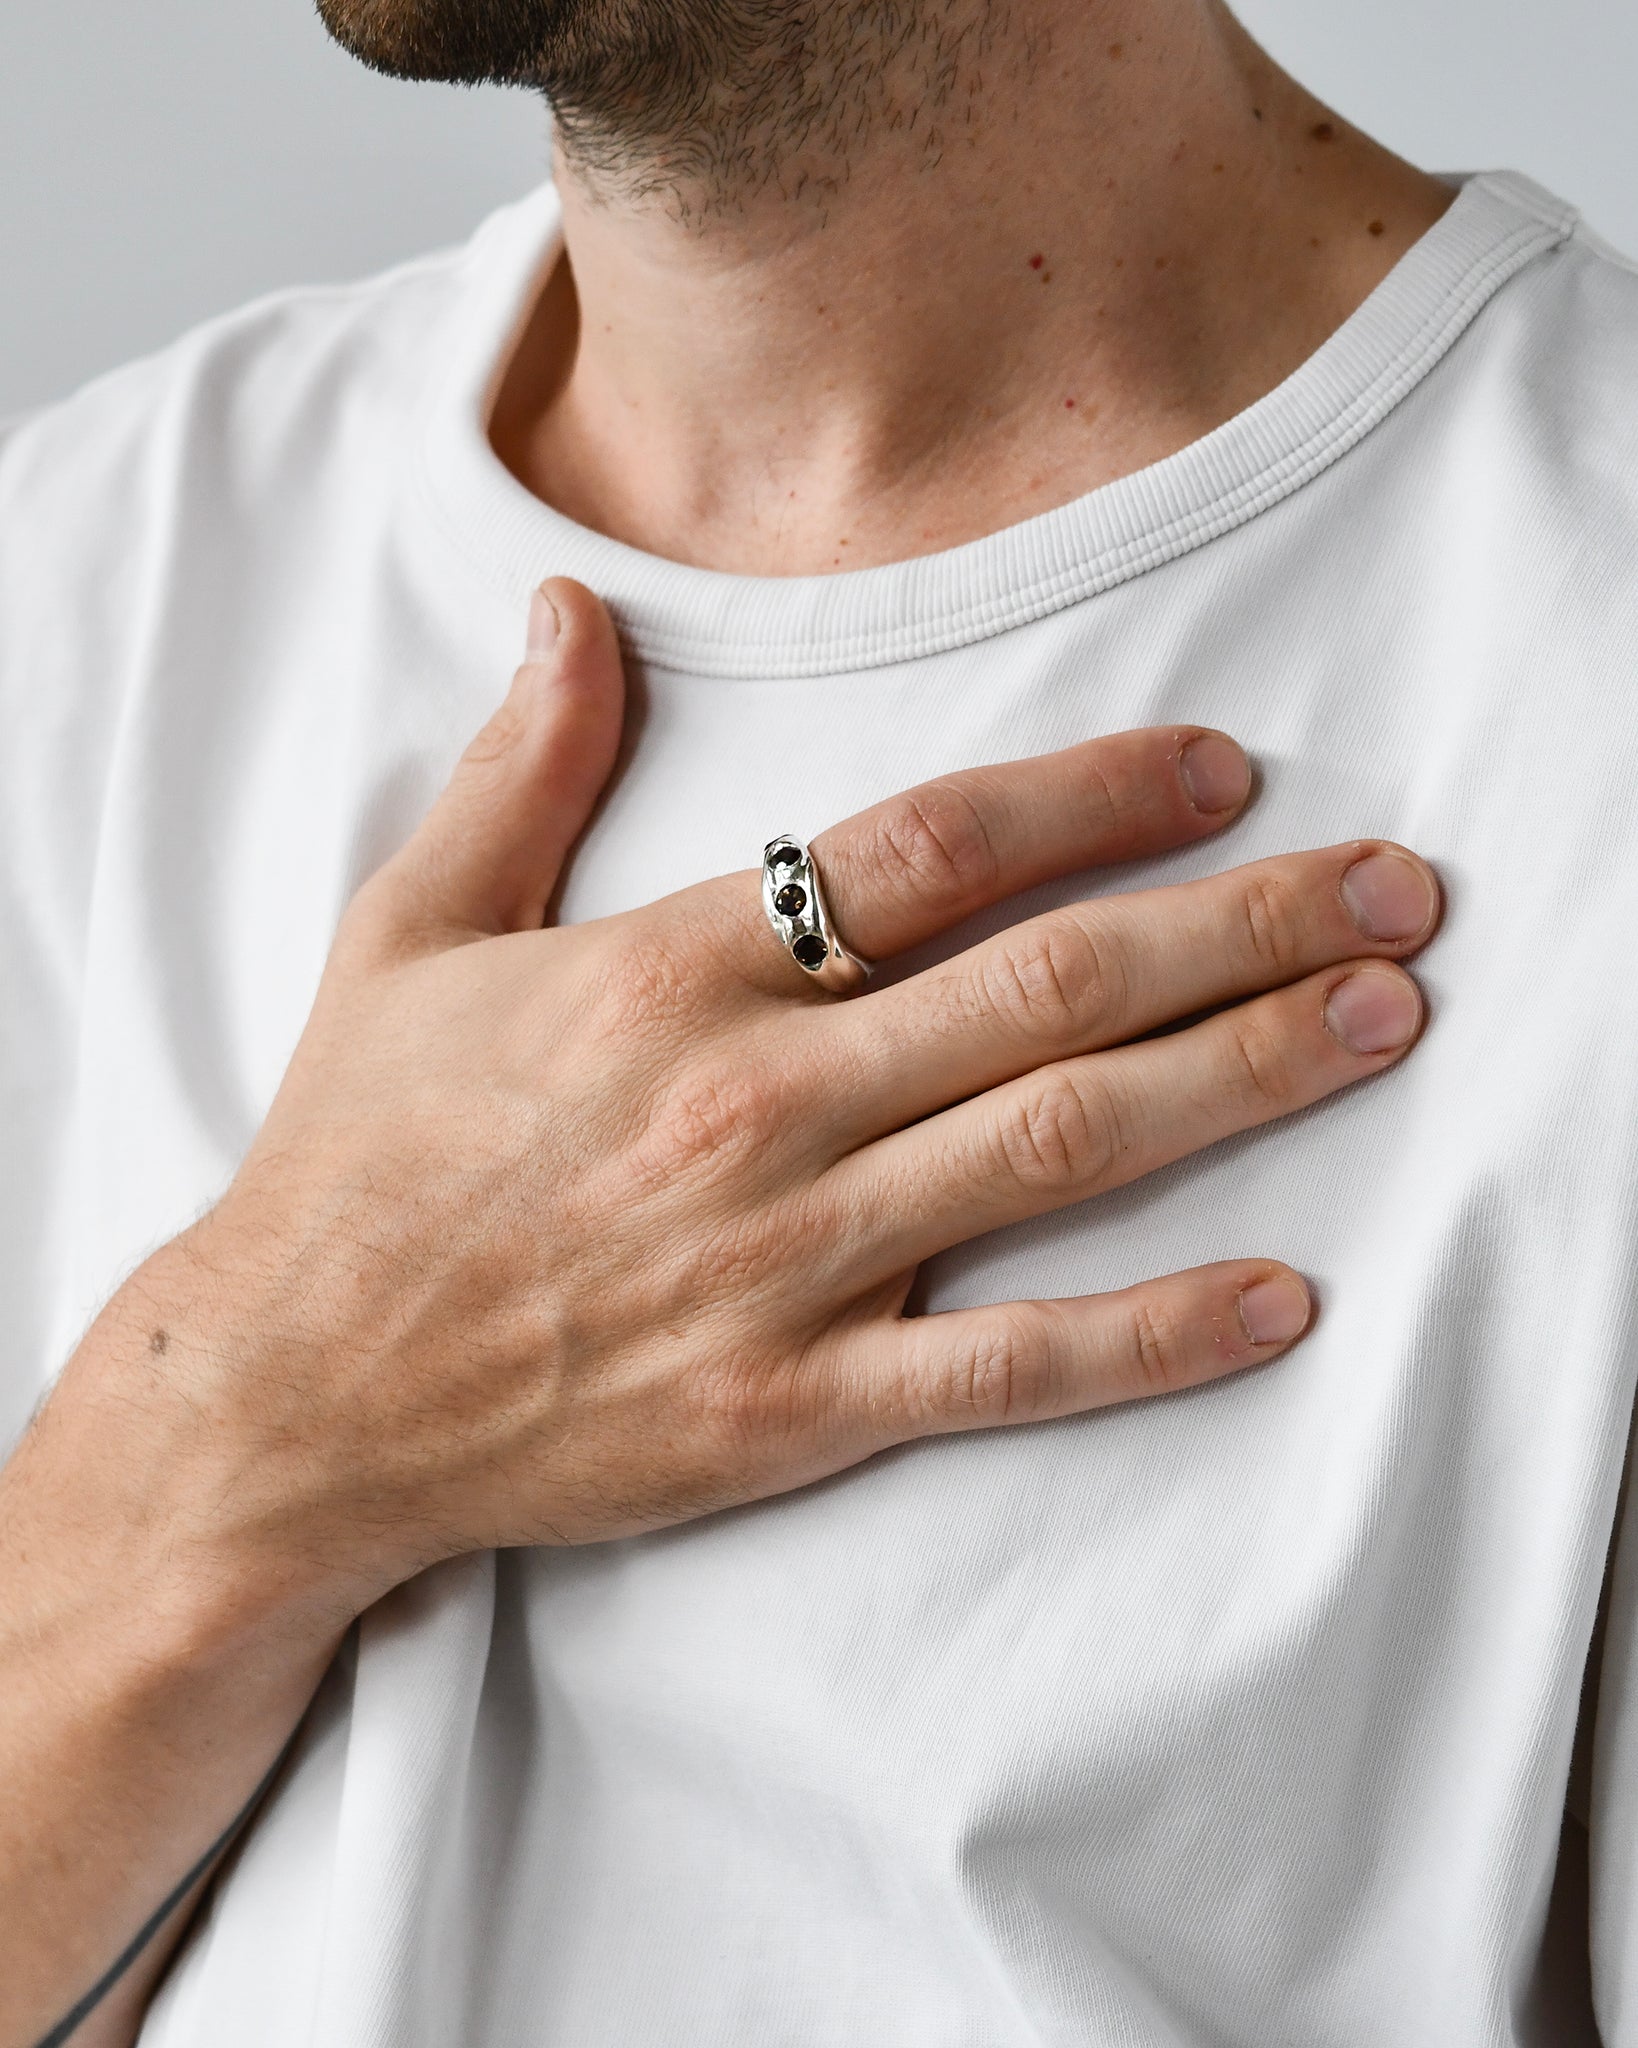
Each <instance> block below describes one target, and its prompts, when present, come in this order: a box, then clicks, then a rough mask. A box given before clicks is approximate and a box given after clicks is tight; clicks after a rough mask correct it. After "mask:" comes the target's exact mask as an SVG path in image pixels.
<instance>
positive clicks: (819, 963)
mask: <svg viewBox="0 0 1638 2048" xmlns="http://www.w3.org/2000/svg"><path fill="white" fill-rule="evenodd" d="M829 950H830V949H829V947H828V946H826V944H825V942H824V940H823V939H822V938H820V936H819V934H818V933H817V932H804V933H803V934H802V936H801V938H799V939H793V940H792V942H791V953H792V956H793V957H794V958H795V959H797V960H799V961H800V962H801V963H802V965H803V966H804V967H805V968H806V969H807V970H808V972H809V973H810V974H816V973H817V972H818V970H819V969H820V968H821V967H823V966H824V964H825V955H826V953H827V952H828V951H829Z"/></svg>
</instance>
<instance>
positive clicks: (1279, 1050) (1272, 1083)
mask: <svg viewBox="0 0 1638 2048" xmlns="http://www.w3.org/2000/svg"><path fill="white" fill-rule="evenodd" d="M1228 1055H1229V1058H1230V1060H1231V1061H1232V1063H1233V1079H1232V1082H1231V1089H1232V1094H1233V1099H1234V1100H1235V1102H1236V1103H1238V1104H1239V1105H1240V1106H1241V1107H1242V1108H1243V1109H1247V1110H1252V1111H1261V1110H1265V1109H1280V1108H1283V1107H1284V1106H1285V1105H1286V1104H1287V1103H1288V1102H1290V1101H1291V1100H1292V1097H1293V1094H1294V1092H1295V1090H1294V1086H1293V1077H1292V1071H1291V1052H1290V1048H1289V1046H1288V1045H1287V1044H1286V1043H1285V1041H1284V1040H1283V1039H1282V1038H1281V1036H1280V1034H1279V1033H1278V1031H1276V1030H1273V1029H1271V1028H1270V1026H1269V1025H1268V1024H1266V1023H1263V1022H1259V1021H1258V1019H1256V1018H1255V1017H1251V1016H1240V1017H1236V1018H1235V1019H1234V1022H1233V1026H1232V1028H1231V1030H1230V1032H1229V1037H1228Z"/></svg>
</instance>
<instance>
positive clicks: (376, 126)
mask: <svg viewBox="0 0 1638 2048" xmlns="http://www.w3.org/2000/svg"><path fill="white" fill-rule="evenodd" d="M0 6H3V11H4V17H5V19H4V25H3V26H0V280H3V284H0V413H5V412H8V411H13V410H16V409H18V408H20V407H23V406H27V405H32V404H36V403H38V402H39V401H41V400H43V399H47V398H50V397H52V396H54V395H56V394H57V393H59V392H63V391H67V390H70V389H71V388H72V387H73V386H74V385H75V384H77V383H79V382H80V381H81V380H82V379H83V378H85V377H88V376H91V375H93V374H94V373H95V372H96V371H98V370H101V369H105V368H108V367H110V366H111V365H113V364H115V363H118V362H121V361H123V360H124V359H125V358H126V357H128V356H132V355H135V354H138V353H140V352H141V351H142V350H144V349H148V348H152V347H154V346H155V345H157V344H158V343H160V342H162V341H165V340H166V339H168V338H169V337H170V336H171V335H173V334H175V333H177V332H179V331H180V330H181V329H182V328H184V327H186V326H187V325H189V324H190V323H191V322H192V321H195V320H198V319H200V318H202V317H204V316H205V315H206V314H209V313H212V312H216V311H218V310H220V309H222V308H224V307H227V306H231V305H235V304H237V303H239V302H240V301H242V300H244V299H247V298H250V297H252V296H254V295H255V294H256V293H258V292H262V291H267V290H270V289H272V288H273V287H275V286H278V285H281V284H286V283H290V282H294V281H298V280H303V279H318V278H336V277H347V276H352V275H357V274H359V273H361V272H364V271H368V270H372V269H375V268H378V267H379V266H380V265H382V264H384V263H389V262H392V261H393V260H395V259H396V258H398V257H402V256H407V255H410V254H413V253H414V252H416V251H417V250H421V249H425V248H430V247H433V246H435V245H436V244H438V243H439V242H443V241H448V240H451V239H453V238H456V237H459V236H461V235H463V234H464V233H465V232H466V230H467V228H468V227H469V226H470V225H471V224H472V223H473V222H474V221H475V220H477V219H478V218H480V217H481V216H482V214H483V213H484V212H485V211H487V209H488V208H489V207H491V206H493V205H495V204H496V203H497V202H499V201H500V200H503V199H505V198H508V197H509V196H511V195H512V194H514V193H517V192H520V191H523V190H525V189H526V188H527V187H528V186H529V185H531V184H532V183H534V182H535V180H536V179H537V178H539V177H540V175H541V174H542V172H543V170H544V167H545V162H546V122H545V118H544V115H543V113H542V111H541V109H540V107H539V104H538V103H537V102H535V101H533V100H531V99H530V98H529V97H528V96H526V95H524V94H518V93H510V94H508V93H498V92H480V93H469V92H456V91H453V90H450V89H447V88H443V87H429V86H409V85H398V84H394V83H392V82H390V81H389V80H386V79H381V78H375V77H372V76H371V75H370V74H369V73H368V72H366V71H364V70H362V69H361V68H360V67H359V66H358V65H356V64H354V63H352V62H351V61H350V60H349V59H347V58H346V57H343V56H342V55H341V53H340V52H339V51H338V50H336V49H335V48H334V47H333V46H332V45H331V44H330V43H329V41H328V40H327V38H326V37H325V35H324V32H323V30H322V29H321V28H320V26H319V24H318V21H317V18H316V17H315V16H314V15H313V13H312V11H311V5H310V0H77V4H73V5H68V4H64V0H0ZM1241 13H1242V15H1243V16H1244V18H1245V20H1246V22H1247V24H1248V25H1249V26H1250V28H1251V29H1252V30H1253V32H1254V33H1256V34H1257V35H1259V36H1260V37H1261V38H1262V39H1263V41H1264V42H1266V43H1267V44H1268V45H1269V47H1270V48H1271V49H1272V50H1273V52H1274V53H1275V55H1276V56H1278V57H1279V58H1280V59H1281V60H1282V62H1284V63H1286V64H1287V65H1289V66H1290V68H1291V69H1292V70H1293V71H1295V72H1296V73H1297V75H1298V76H1299V77H1300V78H1302V79H1303V80H1304V81H1305V82H1306V83H1307V84H1309V85H1310V86H1312V87H1313V88H1314V89H1315V90H1316V91H1317V92H1319V93H1320V94H1321V95H1322V96H1323V97H1324V98H1326V99H1328V100H1330V101H1332V102H1333V103H1334V104H1335V105H1336V106H1337V107H1339V108H1340V109H1341V110H1342V111H1343V112H1344V113H1346V114H1347V115H1349V116H1350V117H1351V118H1352V119H1354V120H1357V121H1359V122H1361V123H1362V124H1363V125H1364V126H1365V127H1367V128H1370V129H1372V130H1373V131H1374V132H1375V133H1376V134H1378V135H1379V136H1381V137H1382V139H1383V140H1384V141H1386V142H1388V143H1390V144H1391V145H1392V146H1393V147H1395V148H1396V149H1399V150H1401V151H1403V152H1404V154H1405V155H1407V156H1410V157H1413V158H1415V159H1416V160H1417V161H1419V162H1421V163H1424V164H1427V165H1429V166H1431V167H1434V168H1438V169H1476V168H1481V167H1487V166H1494V165H1498V164H1510V165H1512V166H1514V167H1515V168H1517V169H1519V170H1525V171H1528V172H1530V173H1531V174H1532V175H1533V176H1534V177H1537V178H1539V179H1540V180H1541V181H1542V182H1543V183H1544V184H1547V185H1550V186H1552V187H1553V188H1554V189H1555V190H1557V191H1558V192H1560V193H1562V194H1563V195H1564V196H1565V197H1566V198H1569V199H1572V200H1574V201H1576V202H1577V203H1578V204H1579V205H1580V206H1581V207H1582V208H1583V209H1584V210H1585V211H1586V213H1587V215H1588V217H1589V219H1590V220H1591V221H1592V222H1593V224H1594V225H1595V226H1596V227H1598V228H1600V229H1601V230H1602V231H1603V232H1604V233H1605V234H1606V235H1608V236H1609V237H1610V238H1611V239H1612V240H1614V241H1616V242H1618V243H1620V244H1621V245H1622V246H1623V247H1625V248H1628V249H1632V250H1638V118H1635V114H1634V106H1633V97H1634V93H1633V88H1634V83H1635V81H1638V9H1635V8H1633V7H1632V6H1631V5H1630V4H1627V0H1244V4H1243V5H1242V7H1241Z"/></svg>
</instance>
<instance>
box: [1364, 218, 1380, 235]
mask: <svg viewBox="0 0 1638 2048" xmlns="http://www.w3.org/2000/svg"><path fill="white" fill-rule="evenodd" d="M1381 232H1382V223H1381V221H1379V220H1373V221H1372V222H1371V224H1370V226H1369V227H1368V228H1367V229H1366V233H1367V234H1371V235H1379V234H1381Z"/></svg>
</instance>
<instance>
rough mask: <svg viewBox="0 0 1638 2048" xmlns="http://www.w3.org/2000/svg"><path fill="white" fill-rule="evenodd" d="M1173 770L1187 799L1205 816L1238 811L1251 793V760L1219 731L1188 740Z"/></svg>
mask: <svg viewBox="0 0 1638 2048" xmlns="http://www.w3.org/2000/svg"><path fill="white" fill-rule="evenodd" d="M1177 772H1178V774H1179V775H1181V776H1182V778H1183V787H1184V789H1185V791H1186V792H1187V794H1188V799H1189V802H1190V803H1191V804H1193V805H1194V807H1195V809H1196V810H1197V811H1204V812H1205V813H1206V815H1207V816H1208V817H1215V816H1216V815H1218V814H1219V813H1220V812H1223V811H1233V810H1238V808H1239V807H1240V805H1241V804H1243V803H1244V802H1245V800H1246V798H1247V797H1248V796H1249V795H1250V794H1251V763H1250V762H1249V761H1248V760H1247V759H1246V757H1245V755H1244V753H1243V752H1242V751H1241V750H1240V748H1239V747H1237V746H1236V745H1235V744H1234V742H1233V740H1230V739H1225V738H1224V737H1223V735H1222V734H1221V733H1220V732H1203V733H1202V734H1201V735H1200V737H1199V738H1198V739H1193V740H1190V742H1189V744H1188V745H1187V746H1186V747H1185V748H1184V749H1183V751H1182V753H1181V754H1179V755H1178V757H1177Z"/></svg>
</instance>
